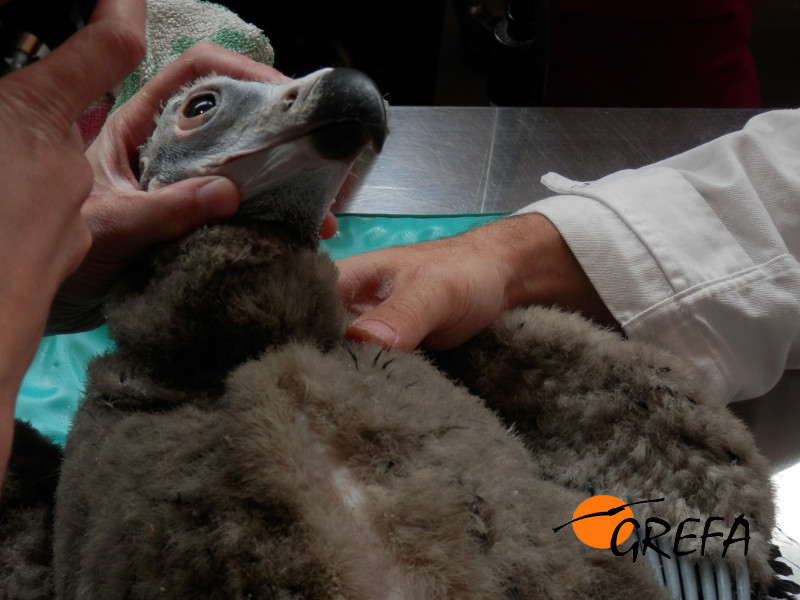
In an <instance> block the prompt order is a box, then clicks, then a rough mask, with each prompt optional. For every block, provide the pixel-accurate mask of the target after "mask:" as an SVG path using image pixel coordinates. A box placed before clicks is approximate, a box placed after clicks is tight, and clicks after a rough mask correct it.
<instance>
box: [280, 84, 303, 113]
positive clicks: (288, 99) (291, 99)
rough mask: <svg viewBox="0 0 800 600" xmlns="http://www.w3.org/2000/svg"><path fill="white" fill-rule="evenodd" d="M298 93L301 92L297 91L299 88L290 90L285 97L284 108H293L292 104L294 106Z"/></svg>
mask: <svg viewBox="0 0 800 600" xmlns="http://www.w3.org/2000/svg"><path fill="white" fill-rule="evenodd" d="M298 95H299V94H298V92H297V88H295V89H292V90H289V91H288V92H287V93H286V96H285V97H284V99H283V109H284V110H289V109H290V108H292V106H294V103H295V102H296V101H297V98H298Z"/></svg>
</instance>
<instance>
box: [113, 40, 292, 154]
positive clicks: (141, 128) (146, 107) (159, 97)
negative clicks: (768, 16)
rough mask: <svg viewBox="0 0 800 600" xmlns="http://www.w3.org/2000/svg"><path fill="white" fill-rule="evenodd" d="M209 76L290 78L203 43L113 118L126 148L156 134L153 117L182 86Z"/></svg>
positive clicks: (251, 78)
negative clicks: (119, 125) (118, 124)
mask: <svg viewBox="0 0 800 600" xmlns="http://www.w3.org/2000/svg"><path fill="white" fill-rule="evenodd" d="M210 73H216V74H219V75H228V76H230V77H236V78H239V79H250V80H259V81H281V80H284V79H288V78H287V77H285V76H284V75H282V74H281V73H280V71H277V70H276V69H273V68H272V67H270V66H267V65H264V64H261V63H258V62H255V61H254V60H251V59H249V58H247V57H245V56H242V55H240V54H236V53H235V52H230V51H228V50H225V49H223V48H221V47H219V46H217V45H215V44H212V43H210V42H200V43H198V44H195V45H194V46H192V47H191V48H189V49H188V50H187V51H186V52H184V53H183V54H182V55H181V56H180V57H178V58H177V59H175V60H174V61H173V62H172V63H170V64H169V65H167V66H166V67H165V68H164V69H162V70H161V71H160V72H159V73H158V74H157V75H156V76H155V77H153V79H151V80H150V81H148V82H147V83H146V84H145V85H144V86H143V87H142V89H141V90H140V91H139V92H138V93H137V94H136V95H134V96H133V97H132V98H131V99H130V100H128V101H127V102H126V103H125V104H124V105H123V106H122V107H120V109H119V110H117V111H116V112H115V113H114V114H113V115H112V117H111V118H112V120H114V121H116V122H117V123H124V128H123V127H118V129H119V130H120V133H122V134H123V135H124V136H125V138H124V142H125V145H126V147H127V148H129V149H131V150H135V149H137V148H138V147H139V146H141V145H142V144H143V143H144V142H145V141H146V140H147V137H148V136H149V135H150V134H151V133H152V132H153V129H154V127H155V124H154V122H153V117H154V115H157V114H158V113H159V112H160V111H161V106H162V105H163V103H164V102H165V101H166V100H167V99H168V98H170V97H171V96H173V95H174V94H175V93H176V92H177V91H178V90H179V89H180V88H181V87H183V86H184V85H186V84H188V83H191V82H192V81H194V80H195V79H197V78H199V77H202V76H204V75H209V74H210Z"/></svg>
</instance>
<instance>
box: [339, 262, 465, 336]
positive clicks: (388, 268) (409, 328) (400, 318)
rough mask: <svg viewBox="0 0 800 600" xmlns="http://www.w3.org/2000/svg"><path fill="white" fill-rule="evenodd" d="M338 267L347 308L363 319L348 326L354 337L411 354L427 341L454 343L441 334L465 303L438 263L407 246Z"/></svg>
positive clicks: (349, 332)
mask: <svg viewBox="0 0 800 600" xmlns="http://www.w3.org/2000/svg"><path fill="white" fill-rule="evenodd" d="M338 267H339V271H340V274H341V275H340V280H339V286H340V291H341V293H342V297H343V300H344V303H345V306H346V307H347V308H348V309H349V310H350V311H352V312H355V313H357V314H358V315H359V316H358V317H356V319H354V320H353V321H352V323H350V325H349V326H348V328H347V335H348V336H349V337H350V338H351V339H354V340H356V341H361V342H373V343H377V344H380V345H382V346H384V347H386V348H396V349H400V350H406V351H408V350H413V349H414V348H416V347H417V346H419V345H420V344H421V343H422V342H423V341H425V342H426V345H429V346H436V347H437V348H438V347H439V346H440V344H441V343H445V344H447V343H450V339H449V336H445V337H444V338H440V337H439V336H440V335H441V334H442V333H443V332H444V331H445V330H448V329H450V327H451V321H453V320H454V319H456V320H457V319H458V318H459V316H460V315H461V314H462V313H463V311H464V304H463V303H462V302H461V300H460V298H459V293H458V292H455V293H454V292H453V289H452V286H450V285H448V283H447V282H445V281H443V279H442V272H441V271H440V270H439V268H438V266H437V265H436V264H435V262H432V263H426V262H425V260H420V261H417V258H416V253H415V251H414V250H412V248H411V247H405V248H402V249H392V250H390V251H387V252H378V253H374V254H366V255H362V256H356V257H353V258H350V259H345V260H342V261H339V263H338ZM432 334H434V335H432ZM459 341H463V340H459Z"/></svg>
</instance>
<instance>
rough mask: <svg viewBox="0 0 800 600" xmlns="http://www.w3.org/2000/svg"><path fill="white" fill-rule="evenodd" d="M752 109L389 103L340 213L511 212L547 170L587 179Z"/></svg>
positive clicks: (732, 126) (730, 124) (538, 190)
mask: <svg viewBox="0 0 800 600" xmlns="http://www.w3.org/2000/svg"><path fill="white" fill-rule="evenodd" d="M757 112H758V111H755V110H744V109H743V110H725V109H591V108H587V109H578V108H489V107H486V108H482V107H472V108H430V107H425V108H416V107H398V108H393V109H392V114H391V117H390V120H389V128H390V134H389V137H388V139H387V141H386V145H385V147H384V150H383V152H382V153H381V155H380V156H379V157H378V158H377V160H375V161H374V162H373V163H372V164H371V165H369V166H366V165H361V167H360V168H359V169H358V170H357V171H356V174H357V179H356V181H355V183H356V188H355V193H354V194H353V195H352V197H350V198H349V199H347V200H346V201H343V202H340V203H338V204H337V206H336V207H335V209H336V210H337V211H340V212H362V213H383V214H457V213H485V212H505V211H512V210H516V209H518V208H521V207H522V206H525V205H526V204H529V203H530V202H532V201H533V200H536V199H539V198H543V197H545V196H547V195H548V194H549V192H548V190H547V189H546V188H545V187H544V186H542V185H541V184H540V183H539V178H540V177H541V176H542V175H544V174H545V173H547V172H548V171H555V172H557V173H560V174H561V175H564V176H565V177H570V178H572V179H576V180H591V179H597V178H599V177H602V176H603V175H607V174H609V173H612V172H614V171H618V170H620V169H629V168H635V167H640V166H643V165H646V164H649V163H652V162H655V161H657V160H661V159H663V158H667V157H669V156H672V155H673V154H677V153H679V152H682V151H683V150H688V149H689V148H692V147H694V146H696V145H698V144H701V143H703V142H706V141H709V140H711V139H713V138H715V137H718V136H720V135H723V134H725V133H728V132H731V131H735V130H736V129H739V128H740V127H741V126H742V125H744V123H745V122H747V120H748V119H749V118H750V117H752V116H753V115H754V114H756V113H757Z"/></svg>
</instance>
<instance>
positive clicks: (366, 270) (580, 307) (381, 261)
mask: <svg viewBox="0 0 800 600" xmlns="http://www.w3.org/2000/svg"><path fill="white" fill-rule="evenodd" d="M337 266H338V268H339V271H340V277H339V288H340V293H341V296H342V299H343V301H344V304H345V307H346V308H347V309H348V310H349V311H351V312H352V313H354V314H356V315H357V316H356V318H355V319H354V320H353V322H352V323H351V324H350V325H349V326H348V328H347V334H348V336H349V337H351V338H352V339H355V340H358V341H372V342H377V343H379V344H381V345H383V346H384V347H387V348H398V349H401V350H412V349H414V348H416V347H417V346H418V345H420V344H423V345H424V346H426V347H427V348H430V349H432V350H445V349H449V348H453V347H456V346H458V345H459V344H461V343H463V342H465V341H466V340H468V339H469V338H471V337H472V336H473V335H475V334H476V333H478V332H480V331H481V330H483V329H484V328H485V327H487V326H488V325H489V324H490V323H491V322H492V321H494V319H495V318H496V317H497V316H498V315H499V314H500V313H501V312H502V311H504V310H508V309H510V308H514V307H516V306H523V305H529V304H544V305H558V306H562V307H563V308H566V309H568V310H577V311H580V312H582V313H583V314H584V315H585V316H587V317H590V318H593V319H594V320H596V321H597V322H599V323H601V324H604V325H612V326H613V325H615V324H616V323H615V321H614V318H613V317H612V316H611V314H610V313H609V311H608V309H607V308H606V306H605V305H604V304H603V302H602V300H601V299H600V297H599V295H598V294H597V292H596V291H595V289H594V287H593V286H592V285H591V282H590V281H589V279H588V278H587V277H586V275H585V273H584V272H583V270H582V269H581V267H580V265H579V263H578V262H577V260H576V259H575V257H574V256H573V255H572V252H571V251H570V250H569V247H568V246H567V245H566V243H565V242H564V240H563V238H561V236H560V234H559V233H558V230H556V228H555V227H554V226H553V225H552V224H551V223H550V221H548V220H547V219H546V218H545V217H543V216H542V215H538V214H527V215H520V216H515V217H509V218H506V219H502V220H500V221H497V222H494V223H491V224H489V225H485V226H483V227H480V228H477V229H474V230H472V231H469V232H467V233H464V234H462V235H459V236H455V237H452V238H446V239H442V240H436V241H431V242H423V243H419V244H412V245H409V246H400V247H395V248H388V249H385V250H378V251H375V252H368V253H366V254H362V255H359V256H355V257H352V258H347V259H344V260H341V261H339V262H338V263H337Z"/></svg>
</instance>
